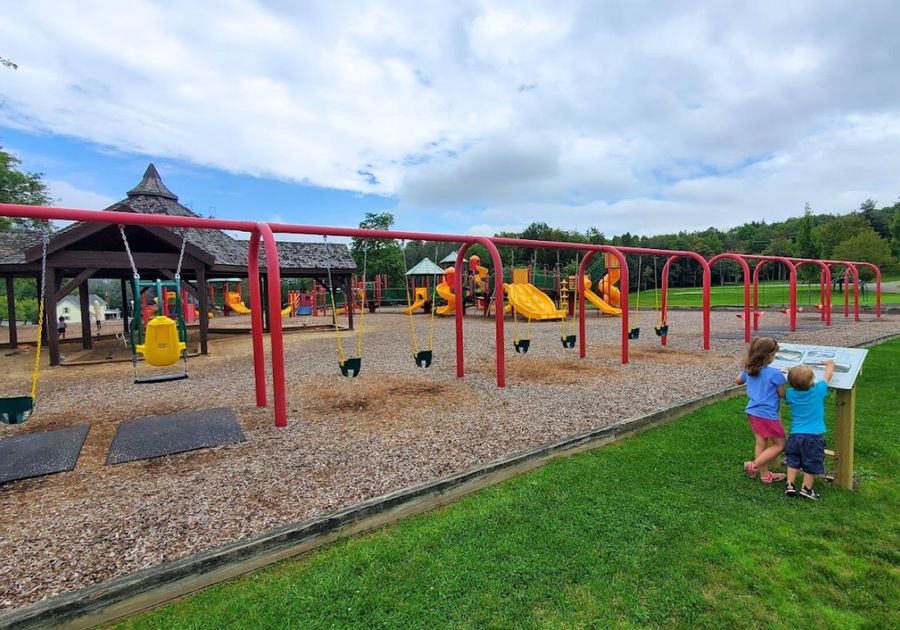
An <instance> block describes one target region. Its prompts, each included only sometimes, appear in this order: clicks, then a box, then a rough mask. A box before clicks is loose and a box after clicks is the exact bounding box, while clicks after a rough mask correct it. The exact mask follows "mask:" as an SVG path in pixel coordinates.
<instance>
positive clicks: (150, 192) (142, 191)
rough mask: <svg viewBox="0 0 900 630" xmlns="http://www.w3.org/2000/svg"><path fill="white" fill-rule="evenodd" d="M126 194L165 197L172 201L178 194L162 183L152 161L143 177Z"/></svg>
mask: <svg viewBox="0 0 900 630" xmlns="http://www.w3.org/2000/svg"><path fill="white" fill-rule="evenodd" d="M128 196H129V197H138V196H145V197H165V198H166V199H171V200H172V201H178V195H176V194H175V193H173V192H172V191H171V190H169V189H168V188H167V187H166V185H165V184H163V181H162V178H161V177H160V176H159V172H158V171H157V170H156V167H155V166H153V163H152V162H151V163H150V166H148V167H147V170H146V171H145V172H144V178H143V179H142V180H141V183H140V184H138V185H137V186H135V187H134V188H132V189H131V190H129V191H128Z"/></svg>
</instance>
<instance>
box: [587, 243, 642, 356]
mask: <svg viewBox="0 0 900 630" xmlns="http://www.w3.org/2000/svg"><path fill="white" fill-rule="evenodd" d="M587 247H588V248H590V249H587V251H586V252H585V254H584V257H582V259H581V263H580V264H579V265H578V277H577V279H576V282H577V283H578V287H577V289H576V290H577V295H578V335H579V343H578V353H579V355H580V356H581V358H582V359H583V358H585V357H586V356H587V332H586V330H587V327H586V324H585V320H586V319H587V317H586V316H585V310H586V309H585V304H584V275H585V272H586V271H587V268H588V264H589V263H590V262H591V259H592V258H593V257H594V254H595V253H597V252H604V253H609V254H612V255H613V256H615V257H616V260H617V261H618V262H619V267H620V269H619V295H620V300H619V306H620V308H621V309H622V317H621V319H622V322H621V328H622V331H621V334H622V363H623V364H625V363H628V330H629V324H628V314H629V309H628V282H629V279H628V264H627V263H626V261H625V255H624V254H623V253H622V252H621V251H620V250H619V248H616V247H611V246H608V245H599V246H598V245H588V246H587ZM581 249H585V248H583V247H582V248H581Z"/></svg>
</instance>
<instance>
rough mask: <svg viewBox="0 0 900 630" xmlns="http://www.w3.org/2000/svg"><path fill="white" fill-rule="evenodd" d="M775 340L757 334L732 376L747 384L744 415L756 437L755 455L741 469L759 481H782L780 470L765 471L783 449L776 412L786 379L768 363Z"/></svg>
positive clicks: (776, 343) (779, 418)
mask: <svg viewBox="0 0 900 630" xmlns="http://www.w3.org/2000/svg"><path fill="white" fill-rule="evenodd" d="M777 352H778V342H777V341H775V340H774V339H771V338H769V337H757V338H756V339H754V340H753V341H752V342H751V343H750V348H749V350H748V351H747V358H746V359H744V370H743V371H742V372H741V373H740V374H739V375H738V377H737V378H736V379H735V382H736V383H737V384H738V385H743V384H745V383H746V385H747V397H748V398H749V399H750V400H749V401H748V402H747V407H746V411H747V419H748V420H749V421H750V428H751V429H752V430H753V435H754V437H755V438H756V447H755V451H754V452H755V454H756V457H755V459H753V460H751V461H748V462H744V470H745V471H746V472H747V475H749V476H750V477H751V478H752V477H756V475H759V480H760V481H762V482H763V483H775V482H777V481H784V479H785V474H784V473H773V472H770V471H769V462H771V461H772V460H774V459H775V458H776V457H778V456H779V455H780V454H781V452H782V451H783V450H784V444H785V442H786V439H785V434H784V426H782V424H781V417H780V415H779V411H780V407H781V399H782V398H784V386H785V384H786V383H787V379H786V378H785V377H784V374H782V373H781V370H778V369H776V368H773V367H771V366H770V365H769V364H770V363H771V362H772V361H774V360H775V354H776V353H777Z"/></svg>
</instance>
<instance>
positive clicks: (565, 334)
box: [559, 280, 578, 348]
mask: <svg viewBox="0 0 900 630" xmlns="http://www.w3.org/2000/svg"><path fill="white" fill-rule="evenodd" d="M559 310H561V311H562V312H563V317H562V319H561V320H559V340H560V341H561V342H562V347H563V348H574V347H575V341H576V340H577V339H578V338H577V337H576V335H575V333H574V331H573V323H572V322H570V321H569V281H568V280H563V281H562V282H561V283H560V285H559Z"/></svg>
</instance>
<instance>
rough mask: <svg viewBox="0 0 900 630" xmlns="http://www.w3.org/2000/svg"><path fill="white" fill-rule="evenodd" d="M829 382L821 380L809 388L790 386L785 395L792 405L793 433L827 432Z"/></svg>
mask: <svg viewBox="0 0 900 630" xmlns="http://www.w3.org/2000/svg"><path fill="white" fill-rule="evenodd" d="M826 396H828V383H826V382H825V381H819V382H818V383H816V384H815V385H813V386H812V387H810V388H809V389H807V390H804V391H801V390H799V389H793V388H790V389H788V390H787V392H786V393H785V395H784V398H785V400H787V403H788V404H789V405H790V406H791V433H813V434H817V435H821V434H822V433H825V402H824V401H825V397H826Z"/></svg>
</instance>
